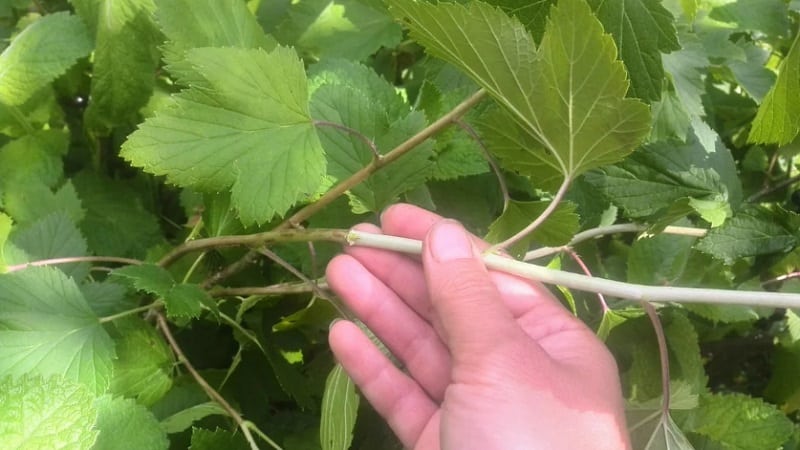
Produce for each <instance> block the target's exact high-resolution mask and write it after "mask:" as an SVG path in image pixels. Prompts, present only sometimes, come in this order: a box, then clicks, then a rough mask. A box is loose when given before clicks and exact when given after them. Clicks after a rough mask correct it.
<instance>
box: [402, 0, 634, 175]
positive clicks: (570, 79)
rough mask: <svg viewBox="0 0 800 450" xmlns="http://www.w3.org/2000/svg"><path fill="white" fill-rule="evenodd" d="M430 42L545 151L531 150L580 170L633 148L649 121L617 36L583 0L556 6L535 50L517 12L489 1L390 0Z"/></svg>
mask: <svg viewBox="0 0 800 450" xmlns="http://www.w3.org/2000/svg"><path fill="white" fill-rule="evenodd" d="M390 4H391V5H392V7H393V10H394V11H395V12H396V14H397V15H398V16H399V17H401V18H403V19H404V20H405V22H406V23H407V24H408V26H409V28H410V29H411V33H412V36H414V37H415V38H416V39H417V40H418V41H419V42H420V43H422V44H423V45H425V46H426V48H427V50H428V51H429V52H430V53H431V54H433V55H435V56H437V57H440V58H442V59H444V60H446V61H448V62H450V63H451V64H454V65H456V66H457V67H459V68H461V69H462V70H464V71H465V72H467V73H468V74H469V75H470V76H471V77H472V78H473V79H474V80H475V81H476V82H477V83H478V84H479V85H480V86H482V87H483V88H485V89H486V90H487V91H488V92H489V94H490V95H492V97H494V98H495V100H497V101H498V102H499V103H500V104H501V105H503V106H504V107H505V108H506V109H508V110H509V111H510V112H511V113H512V114H513V117H514V119H515V120H516V121H518V122H519V123H520V124H521V125H522V127H523V129H524V130H525V131H526V132H527V133H529V134H531V135H532V136H533V137H534V138H535V139H536V140H537V141H538V142H539V143H540V144H541V145H542V146H543V147H544V149H545V150H546V151H545V152H542V151H539V150H538V149H531V150H529V155H528V158H536V159H540V160H541V161H543V162H545V163H546V164H549V165H551V166H552V167H554V168H555V169H557V170H558V171H560V172H561V173H562V174H563V175H564V176H567V177H574V176H576V175H578V174H580V173H581V172H584V171H586V170H588V169H591V168H593V167H598V166H601V165H604V164H608V163H612V162H615V161H618V160H620V159H622V158H623V157H624V156H625V155H627V154H628V153H629V152H631V151H632V150H633V149H634V148H635V147H636V145H637V144H638V143H639V142H640V141H641V140H642V138H643V137H644V136H645V135H646V134H647V132H648V130H649V122H650V119H649V113H648V109H647V106H646V105H644V104H643V103H641V102H639V101H636V100H632V99H627V98H625V95H626V94H627V91H628V80H627V77H626V73H625V68H624V66H623V65H622V63H621V62H620V61H618V60H617V59H616V58H617V52H616V47H615V46H614V41H613V39H612V38H611V37H610V36H608V35H605V34H604V33H603V28H602V26H601V25H600V22H599V21H598V20H597V19H596V18H595V17H594V15H593V14H592V12H591V10H590V9H589V7H588V6H587V5H586V4H585V3H584V2H582V1H580V0H563V1H561V2H559V4H558V6H557V7H555V8H553V9H552V11H551V14H550V18H549V19H548V23H547V28H546V30H545V33H544V36H543V37H542V42H541V45H540V47H539V49H538V52H537V49H536V47H535V45H534V42H533V38H532V37H531V35H530V34H529V33H528V32H527V30H525V28H524V27H523V26H522V24H520V23H519V21H517V20H514V19H512V18H509V17H508V16H507V15H505V14H504V13H503V12H502V11H500V10H498V9H496V8H494V7H491V6H488V5H486V4H484V3H480V2H473V3H471V4H470V5H469V6H462V5H457V4H447V3H441V4H438V5H432V4H428V3H416V2H413V1H411V0H392V1H391V2H390Z"/></svg>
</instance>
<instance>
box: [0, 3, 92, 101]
mask: <svg viewBox="0 0 800 450" xmlns="http://www.w3.org/2000/svg"><path fill="white" fill-rule="evenodd" d="M91 49H92V43H91V39H89V35H88V33H87V32H86V27H85V26H84V25H83V23H82V22H81V20H80V19H79V18H77V17H76V16H73V15H70V14H69V13H66V12H58V13H54V14H48V15H46V16H44V17H42V18H40V19H39V20H37V21H35V22H33V23H32V24H31V25H29V26H28V27H27V28H25V30H23V31H22V33H20V34H18V35H17V36H16V37H15V38H14V40H13V41H12V42H11V45H9V46H8V47H7V48H6V49H5V50H4V51H3V53H1V54H0V102H2V103H6V104H8V105H12V106H17V105H21V104H23V103H25V101H26V100H28V99H29V98H31V96H33V94H34V93H36V91H38V90H39V89H41V88H43V87H45V86H46V85H47V84H49V83H50V82H51V81H53V80H55V79H56V77H58V76H59V75H61V74H63V73H64V72H65V71H66V70H67V69H68V68H69V67H70V66H72V65H73V64H74V63H75V61H77V60H78V59H79V58H82V57H84V56H86V55H88V54H89V52H90V51H91Z"/></svg>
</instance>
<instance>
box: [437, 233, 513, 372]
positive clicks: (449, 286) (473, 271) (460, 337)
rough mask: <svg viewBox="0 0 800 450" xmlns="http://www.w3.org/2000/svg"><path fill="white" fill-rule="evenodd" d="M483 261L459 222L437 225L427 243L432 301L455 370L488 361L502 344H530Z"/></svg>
mask: <svg viewBox="0 0 800 450" xmlns="http://www.w3.org/2000/svg"><path fill="white" fill-rule="evenodd" d="M480 257H481V255H480V251H479V250H478V249H477V248H476V247H475V245H474V244H473V242H472V240H471V238H470V236H469V234H468V233H467V231H466V230H464V228H463V227H462V226H461V225H459V224H458V223H457V222H454V221H450V220H443V221H440V222H438V223H436V224H435V225H433V227H432V228H431V230H430V232H429V233H428V235H427V237H426V238H425V240H424V241H423V248H422V264H423V267H424V269H425V276H426V280H427V282H428V296H429V298H430V301H431V304H432V305H433V308H434V309H435V310H436V313H437V315H438V316H439V319H440V321H441V326H442V329H443V332H444V333H445V339H444V341H445V342H447V344H448V347H449V348H450V351H451V355H452V358H453V361H454V364H458V363H459V362H465V363H467V362H469V361H474V360H480V359H483V358H485V357H486V356H487V355H489V354H491V353H492V352H493V351H494V350H496V347H497V345H498V343H501V342H510V341H515V340H520V339H527V337H526V336H524V334H523V332H522V330H521V329H520V328H519V327H518V326H517V323H516V321H515V320H514V317H513V315H512V314H511V312H510V311H509V310H508V308H507V307H506V306H505V305H504V304H503V302H502V299H501V296H500V292H499V291H498V290H497V288H496V287H495V285H494V283H493V282H492V280H491V278H490V276H489V272H488V271H487V270H486V267H485V266H484V265H483V262H482V261H481V259H480Z"/></svg>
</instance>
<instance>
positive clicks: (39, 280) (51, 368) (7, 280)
mask: <svg viewBox="0 0 800 450" xmlns="http://www.w3.org/2000/svg"><path fill="white" fill-rule="evenodd" d="M113 358H114V343H113V342H112V341H111V338H110V337H109V336H108V334H106V332H105V330H104V329H103V326H102V324H100V322H99V321H98V320H97V317H96V316H95V315H94V313H93V312H92V310H91V309H90V308H89V305H88V304H87V303H86V299H85V298H84V297H83V294H82V293H81V291H80V290H79V289H78V286H77V285H76V284H75V282H74V281H73V280H72V279H70V278H67V277H66V276H65V275H64V274H63V273H62V272H61V271H59V270H57V269H53V268H50V267H31V268H28V269H25V270H22V271H19V272H14V273H9V274H4V275H0V374H2V375H6V374H10V375H22V374H24V373H27V372H35V373H37V374H41V375H43V376H47V375H56V374H58V375H63V376H65V377H67V378H68V379H70V380H73V381H77V382H80V383H83V384H85V385H86V386H87V387H88V388H89V389H90V390H91V391H92V392H95V393H101V392H104V391H105V390H106V389H107V388H108V385H109V382H110V379H111V369H112V359H113Z"/></svg>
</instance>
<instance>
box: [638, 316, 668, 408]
mask: <svg viewBox="0 0 800 450" xmlns="http://www.w3.org/2000/svg"><path fill="white" fill-rule="evenodd" d="M641 303H642V308H644V310H645V312H647V317H649V318H650V322H651V323H652V324H653V331H655V332H656V342H658V357H659V359H660V361H661V395H662V400H661V413H662V414H663V415H664V416H666V415H667V414H669V402H670V398H669V396H670V386H669V349H668V348H667V337H666V335H665V334H664V326H663V325H662V324H661V319H659V318H658V312H656V308H655V307H654V306H653V305H651V304H650V303H647V302H641Z"/></svg>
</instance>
